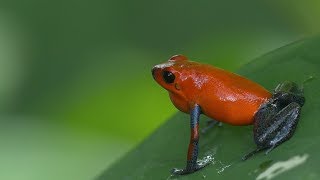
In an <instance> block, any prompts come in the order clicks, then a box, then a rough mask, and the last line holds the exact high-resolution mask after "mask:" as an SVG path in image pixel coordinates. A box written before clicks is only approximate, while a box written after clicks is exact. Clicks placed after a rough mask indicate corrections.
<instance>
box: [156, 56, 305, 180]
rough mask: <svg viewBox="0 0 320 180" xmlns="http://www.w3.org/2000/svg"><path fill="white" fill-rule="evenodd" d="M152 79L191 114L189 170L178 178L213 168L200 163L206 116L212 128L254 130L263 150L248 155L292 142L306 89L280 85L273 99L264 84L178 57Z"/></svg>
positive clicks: (158, 68) (175, 171)
mask: <svg viewBox="0 0 320 180" xmlns="http://www.w3.org/2000/svg"><path fill="white" fill-rule="evenodd" d="M152 75H153V77H154V79H155V80H156V81H157V83H159V84H160V85H161V86H162V87H163V88H165V89H166V90H167V91H168V92H169V96H170V99H171V101H172V103H173V104H174V106H175V107H176V108H178V109H179V110H180V111H182V112H185V113H188V114H190V126H191V136H190V143H189V148H188V156H187V165H186V167H185V168H184V169H177V168H174V169H173V171H172V173H173V174H176V175H183V174H189V173H193V172H195V171H197V170H199V169H201V168H203V167H205V166H206V165H207V164H208V163H210V162H208V163H202V164H199V163H197V158H198V141H199V117H200V114H204V115H206V116H208V117H210V118H212V119H214V120H213V121H212V124H216V122H218V121H219V122H223V123H228V124H232V125H238V126H239V125H250V124H253V125H254V128H253V132H254V141H255V143H256V145H257V148H256V149H255V150H254V151H252V152H250V153H248V154H247V155H245V156H244V157H243V158H242V159H243V160H245V159H247V158H249V157H251V156H252V155H254V154H255V153H257V152H259V151H261V150H265V149H267V151H266V153H268V152H270V151H271V150H272V149H274V148H275V147H276V146H278V145H280V144H281V143H283V142H284V141H286V140H288V139H289V138H291V137H292V135H293V133H294V131H295V128H296V125H297V123H298V120H299V115H300V111H301V107H302V106H303V104H304V101H305V99H304V96H303V89H302V88H300V87H299V86H298V85H297V84H296V83H294V82H287V81H286V82H283V83H280V84H279V85H278V86H277V87H276V88H275V90H274V91H273V92H272V93H271V92H269V91H268V90H266V89H265V88H263V87H262V86H260V85H259V84H257V83H255V82H253V81H250V80H249V79H246V78H245V77H242V76H240V75H237V74H234V73H231V72H228V71H225V70H223V69H219V68H217V67H214V66H210V65H207V64H201V63H198V62H193V61H190V60H188V58H187V57H185V56H183V55H175V56H173V57H171V58H170V59H169V60H168V61H167V62H165V63H163V64H159V65H156V66H154V67H153V69H152Z"/></svg>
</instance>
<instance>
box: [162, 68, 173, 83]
mask: <svg viewBox="0 0 320 180" xmlns="http://www.w3.org/2000/svg"><path fill="white" fill-rule="evenodd" d="M162 77H163V79H164V81H165V82H166V83H168V84H171V83H173V82H174V79H175V78H176V77H175V76H174V74H173V73H172V72H170V71H163V72H162Z"/></svg>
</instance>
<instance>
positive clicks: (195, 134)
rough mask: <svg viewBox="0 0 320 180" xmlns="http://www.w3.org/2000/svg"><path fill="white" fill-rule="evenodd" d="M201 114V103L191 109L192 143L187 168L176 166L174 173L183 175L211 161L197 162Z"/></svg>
mask: <svg viewBox="0 0 320 180" xmlns="http://www.w3.org/2000/svg"><path fill="white" fill-rule="evenodd" d="M200 114H201V107H200V106H199V105H197V104H196V105H195V107H194V108H193V109H192V110H191V113H190V128H191V135H190V143H189V148H188V155H187V165H186V168H185V169H177V168H174V169H173V170H172V174H174V175H183V174H189V173H192V172H195V171H197V170H199V169H201V168H203V167H205V166H206V165H208V164H209V163H210V162H207V163H202V164H199V163H198V162H197V159H198V151H199V145H198V143H199V118H200Z"/></svg>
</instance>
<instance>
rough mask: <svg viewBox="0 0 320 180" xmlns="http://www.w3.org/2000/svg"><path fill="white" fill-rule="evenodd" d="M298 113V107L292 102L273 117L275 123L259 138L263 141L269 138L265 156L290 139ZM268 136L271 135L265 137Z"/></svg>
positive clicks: (299, 108)
mask: <svg viewBox="0 0 320 180" xmlns="http://www.w3.org/2000/svg"><path fill="white" fill-rule="evenodd" d="M300 111H301V107H300V105H299V104H298V103H296V102H293V103H290V104H289V105H288V106H286V107H285V108H284V109H282V110H281V111H280V112H279V113H278V114H277V115H276V116H275V117H274V121H275V123H274V124H273V125H272V126H270V127H269V128H268V129H267V131H266V133H265V134H263V135H262V136H261V138H265V139H269V138H270V139H269V140H268V141H267V142H266V145H265V147H266V148H268V149H267V151H266V154H268V153H269V152H270V151H272V150H273V149H274V148H275V147H277V146H278V145H280V144H282V143H283V142H285V141H286V140H288V139H290V138H291V137H292V135H293V133H294V131H295V129H296V127H297V124H298V121H299V116H300ZM268 134H270V135H271V134H272V135H271V136H270V135H269V137H267V136H268Z"/></svg>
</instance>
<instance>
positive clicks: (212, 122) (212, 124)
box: [201, 119, 222, 134]
mask: <svg viewBox="0 0 320 180" xmlns="http://www.w3.org/2000/svg"><path fill="white" fill-rule="evenodd" d="M216 125H218V126H219V127H221V126H222V122H219V121H216V120H214V119H212V120H209V121H207V126H206V127H204V128H202V129H201V133H202V134H206V133H207V132H208V131H209V130H210V129H212V128H213V127H215V126H216Z"/></svg>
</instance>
